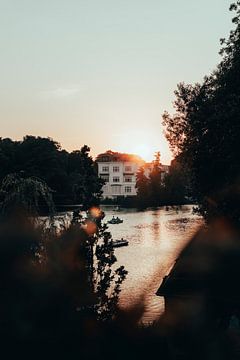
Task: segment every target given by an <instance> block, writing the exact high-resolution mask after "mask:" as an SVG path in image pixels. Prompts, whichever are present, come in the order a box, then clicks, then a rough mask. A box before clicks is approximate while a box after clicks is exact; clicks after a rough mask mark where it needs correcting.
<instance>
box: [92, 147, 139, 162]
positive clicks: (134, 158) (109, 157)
mask: <svg viewBox="0 0 240 360" xmlns="http://www.w3.org/2000/svg"><path fill="white" fill-rule="evenodd" d="M96 161H97V162H119V161H121V162H135V163H139V164H143V163H144V161H143V159H142V158H141V157H140V156H138V155H135V154H127V153H119V152H115V151H111V150H108V151H106V152H105V153H102V154H99V155H98V156H97V157H96Z"/></svg>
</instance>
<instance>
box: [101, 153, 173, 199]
mask: <svg viewBox="0 0 240 360" xmlns="http://www.w3.org/2000/svg"><path fill="white" fill-rule="evenodd" d="M96 163H97V167H98V175H99V177H101V178H102V179H103V180H104V181H105V185H103V189H102V190H103V198H109V199H114V198H117V197H119V196H125V197H127V196H136V195H137V190H136V175H137V172H138V170H139V168H140V167H141V166H145V167H146V173H147V172H150V168H151V166H152V165H151V164H147V163H145V162H144V161H143V160H142V159H141V158H140V157H139V156H137V155H131V154H123V153H117V152H113V151H107V152H106V153H103V154H100V155H98V156H97V158H96ZM167 168H168V167H166V166H165V165H164V171H165V170H166V169H167Z"/></svg>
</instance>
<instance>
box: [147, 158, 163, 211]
mask: <svg viewBox="0 0 240 360" xmlns="http://www.w3.org/2000/svg"><path fill="white" fill-rule="evenodd" d="M149 195H150V199H151V200H150V202H151V206H159V205H160V203H161V195H162V167H161V161H160V152H159V151H158V152H156V154H155V159H154V160H153V163H152V169H151V171H150V174H149Z"/></svg>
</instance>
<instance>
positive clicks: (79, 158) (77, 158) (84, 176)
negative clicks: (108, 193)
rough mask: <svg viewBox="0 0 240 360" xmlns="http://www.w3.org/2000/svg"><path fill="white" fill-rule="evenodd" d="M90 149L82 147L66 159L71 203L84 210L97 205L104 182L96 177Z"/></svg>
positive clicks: (85, 146)
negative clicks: (78, 205)
mask: <svg viewBox="0 0 240 360" xmlns="http://www.w3.org/2000/svg"><path fill="white" fill-rule="evenodd" d="M89 152H90V148H89V147H88V146H87V145H84V146H83V147H82V148H81V150H80V151H73V152H72V153H70V154H69V157H68V174H69V178H70V190H71V194H72V198H73V201H74V202H75V203H79V204H82V205H83V208H84V209H89V208H90V207H92V206H96V205H98V204H99V200H100V197H101V194H102V186H103V184H104V181H103V180H102V179H100V178H99V177H98V174H97V169H96V168H95V164H94V161H93V159H92V157H91V156H90V155H89Z"/></svg>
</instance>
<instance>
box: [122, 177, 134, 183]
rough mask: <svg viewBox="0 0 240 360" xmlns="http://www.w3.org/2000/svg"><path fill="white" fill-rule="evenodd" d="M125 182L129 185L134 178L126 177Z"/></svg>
mask: <svg viewBox="0 0 240 360" xmlns="http://www.w3.org/2000/svg"><path fill="white" fill-rule="evenodd" d="M124 181H125V182H128V183H131V182H132V176H125V177H124Z"/></svg>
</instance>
